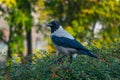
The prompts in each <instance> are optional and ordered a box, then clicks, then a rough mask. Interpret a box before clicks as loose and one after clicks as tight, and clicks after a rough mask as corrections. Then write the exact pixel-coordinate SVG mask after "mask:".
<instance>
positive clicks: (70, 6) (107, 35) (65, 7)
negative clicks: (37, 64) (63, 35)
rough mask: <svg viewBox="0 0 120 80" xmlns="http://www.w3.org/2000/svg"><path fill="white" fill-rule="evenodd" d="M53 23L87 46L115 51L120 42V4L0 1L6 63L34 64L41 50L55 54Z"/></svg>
mask: <svg viewBox="0 0 120 80" xmlns="http://www.w3.org/2000/svg"><path fill="white" fill-rule="evenodd" d="M53 19H56V20H58V21H59V22H60V23H61V25H62V26H63V27H64V29H65V30H67V31H68V32H69V33H70V34H72V35H73V36H74V37H75V38H76V39H77V40H78V41H80V42H81V43H82V44H83V45H85V46H88V47H90V46H91V45H92V46H95V47H96V48H97V49H101V48H102V47H107V48H113V47H115V46H113V45H114V44H116V43H118V42H120V0H0V48H1V49H0V50H1V52H0V54H2V53H4V52H5V53H7V54H5V55H6V56H7V57H5V58H6V60H7V61H5V63H6V62H9V59H13V58H16V57H19V60H18V61H20V62H22V61H23V60H22V58H23V57H25V56H30V57H29V58H30V59H29V61H30V62H32V56H31V55H32V54H33V53H38V51H39V49H42V50H44V49H45V50H48V52H54V51H56V50H55V49H54V47H53V45H52V42H51V40H50V38H49V35H50V30H49V29H47V28H46V26H45V24H46V23H48V22H49V21H51V20H53ZM2 21H4V22H5V23H3V22H2ZM4 24H5V25H4ZM36 36H37V37H36ZM4 46H5V47H4ZM117 47H118V48H119V46H117ZM4 49H5V50H4ZM5 58H4V59H5ZM2 63H4V61H2V60H1V64H2Z"/></svg>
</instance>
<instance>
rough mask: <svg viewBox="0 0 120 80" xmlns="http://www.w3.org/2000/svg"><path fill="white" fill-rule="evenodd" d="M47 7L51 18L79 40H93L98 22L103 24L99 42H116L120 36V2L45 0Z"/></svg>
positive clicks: (102, 0) (105, 0) (108, 0)
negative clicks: (56, 20)
mask: <svg viewBox="0 0 120 80" xmlns="http://www.w3.org/2000/svg"><path fill="white" fill-rule="evenodd" d="M45 5H46V9H47V10H48V11H49V15H50V16H51V18H54V19H58V20H59V21H60V22H61V23H62V24H63V25H64V26H66V29H67V30H68V31H69V32H70V33H72V34H73V36H75V37H76V38H78V39H79V37H80V38H81V40H85V39H86V38H87V37H88V38H92V39H93V38H94V30H95V25H96V23H97V22H100V23H101V24H102V30H101V31H100V33H99V36H101V38H100V40H99V41H101V42H103V40H104V42H107V43H109V42H114V41H115V40H116V38H117V39H118V38H119V37H118V36H120V23H119V22H120V12H119V9H120V1H119V0H112V1H111V0H81V1H79V0H45ZM71 26H72V27H71ZM114 31H115V32H116V34H115V33H114Z"/></svg>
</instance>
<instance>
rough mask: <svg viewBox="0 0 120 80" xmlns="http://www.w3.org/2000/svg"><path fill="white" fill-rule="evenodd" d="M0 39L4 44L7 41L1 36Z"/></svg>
mask: <svg viewBox="0 0 120 80" xmlns="http://www.w3.org/2000/svg"><path fill="white" fill-rule="evenodd" d="M0 40H2V41H3V42H4V43H5V44H8V41H6V40H5V39H3V38H2V37H0Z"/></svg>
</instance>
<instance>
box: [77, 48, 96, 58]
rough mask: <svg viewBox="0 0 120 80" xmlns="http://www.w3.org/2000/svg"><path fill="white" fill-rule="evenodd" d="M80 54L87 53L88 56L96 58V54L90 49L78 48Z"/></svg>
mask: <svg viewBox="0 0 120 80" xmlns="http://www.w3.org/2000/svg"><path fill="white" fill-rule="evenodd" d="M79 52H80V54H85V55H88V56H90V57H94V58H98V56H97V55H95V54H93V53H92V52H91V51H83V50H79Z"/></svg>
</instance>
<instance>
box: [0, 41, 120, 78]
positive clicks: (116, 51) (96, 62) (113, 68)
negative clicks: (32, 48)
mask: <svg viewBox="0 0 120 80" xmlns="http://www.w3.org/2000/svg"><path fill="white" fill-rule="evenodd" d="M90 48H91V49H92V50H94V51H95V52H96V53H97V55H98V56H99V59H94V58H91V57H88V56H84V55H79V56H77V58H76V59H74V60H73V62H72V63H71V64H70V63H69V57H66V58H64V59H63V61H62V62H58V63H56V64H52V65H50V63H51V62H52V61H53V60H55V59H56V58H57V56H55V55H54V54H49V53H47V52H46V51H44V50H40V51H38V52H37V54H41V55H42V57H40V56H38V55H37V54H35V55H33V62H32V64H31V63H29V62H27V63H13V64H11V66H9V67H7V68H1V69H0V70H1V71H0V80H3V79H9V80H119V79H120V56H119V55H120V43H116V44H114V45H110V46H107V47H105V46H103V47H101V48H99V49H98V48H96V47H95V46H91V47H90Z"/></svg>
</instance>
